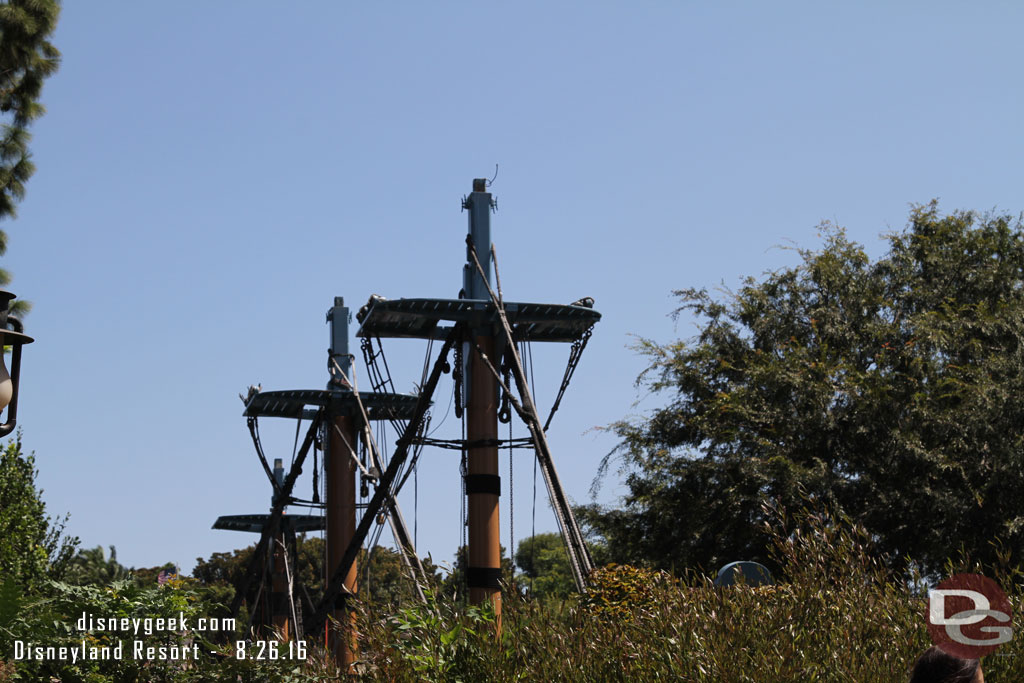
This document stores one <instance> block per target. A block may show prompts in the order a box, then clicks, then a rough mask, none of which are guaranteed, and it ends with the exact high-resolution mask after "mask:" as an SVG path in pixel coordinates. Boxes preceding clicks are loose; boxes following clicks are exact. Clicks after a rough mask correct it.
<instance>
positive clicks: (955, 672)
mask: <svg viewBox="0 0 1024 683" xmlns="http://www.w3.org/2000/svg"><path fill="white" fill-rule="evenodd" d="M980 665H981V663H980V662H979V661H978V660H977V659H961V658H959V657H957V656H955V655H951V654H949V653H947V652H944V651H943V650H942V649H941V648H939V647H938V646H936V645H933V646H932V647H930V648H928V651H927V652H925V653H924V654H923V655H921V656H920V657H918V659H917V663H916V664H914V671H913V673H911V674H910V683H971V681H973V680H974V677H975V676H976V675H978V668H979V667H980Z"/></svg>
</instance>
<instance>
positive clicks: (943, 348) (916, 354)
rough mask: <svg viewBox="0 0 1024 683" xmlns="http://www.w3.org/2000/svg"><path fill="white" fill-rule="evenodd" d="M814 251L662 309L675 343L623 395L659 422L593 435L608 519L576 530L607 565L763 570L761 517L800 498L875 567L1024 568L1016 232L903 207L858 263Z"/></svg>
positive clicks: (833, 236)
mask: <svg viewBox="0 0 1024 683" xmlns="http://www.w3.org/2000/svg"><path fill="white" fill-rule="evenodd" d="M822 237H823V241H824V244H823V246H822V247H821V248H820V249H818V250H806V249H798V250H797V253H798V255H799V259H800V260H799V263H798V264H797V265H795V266H793V267H788V268H783V269H781V270H778V271H776V272H771V273H767V274H766V275H764V276H763V277H762V278H760V279H757V278H753V277H751V278H747V279H746V280H745V281H744V283H743V285H742V287H741V288H740V289H739V291H737V292H728V291H727V292H723V293H720V294H717V295H712V294H710V293H709V292H708V291H707V290H705V289H687V290H681V291H678V292H675V294H676V295H677V296H678V297H679V300H680V307H679V308H678V309H677V311H676V314H677V315H682V314H692V315H693V316H694V317H695V318H696V320H697V321H698V330H699V331H698V334H697V335H696V336H695V337H694V338H692V339H688V340H679V341H674V342H671V343H667V344H659V343H656V342H654V341H651V340H649V339H642V340H640V342H639V344H638V348H639V350H640V351H641V352H642V353H644V354H645V355H646V356H647V357H648V358H649V359H650V366H649V368H648V369H647V370H646V371H645V373H644V374H642V375H641V377H640V378H639V379H638V384H639V385H640V386H642V387H644V388H646V389H649V390H651V391H653V392H655V393H661V394H662V395H665V396H667V397H668V403H667V405H665V406H664V407H662V408H660V409H657V410H655V411H654V412H652V413H651V414H649V415H646V416H643V417H640V418H634V419H625V420H623V421H620V422H618V423H616V424H614V425H612V426H611V429H612V430H614V432H615V433H616V434H617V435H618V436H619V437H621V439H622V440H621V444H620V446H619V448H618V449H617V450H616V451H615V452H613V453H612V454H611V455H610V456H609V457H611V458H615V457H618V458H621V463H622V465H623V469H624V471H625V473H626V474H627V477H626V485H627V487H628V491H629V492H628V495H627V496H626V497H625V499H624V507H623V508H622V509H617V510H612V509H601V508H598V507H597V506H590V507H588V508H587V509H585V510H583V511H582V512H583V518H584V521H585V522H586V523H587V524H589V525H590V526H592V527H593V528H594V529H596V530H597V531H598V532H600V533H601V534H602V535H603V536H604V537H605V538H606V540H607V541H608V547H609V550H610V551H611V552H612V553H613V555H614V557H613V558H612V559H615V560H617V561H620V562H622V561H633V562H637V561H644V562H646V563H648V564H650V565H653V566H656V567H662V568H670V567H676V568H682V567H685V566H700V567H702V568H704V569H706V570H713V569H716V568H718V567H719V566H721V565H722V564H724V563H726V562H728V561H731V560H737V559H750V560H760V561H768V557H767V553H766V537H765V531H764V527H763V521H764V513H763V511H762V504H763V503H765V502H766V501H768V500H774V501H777V502H780V503H781V504H783V505H796V504H798V503H799V501H800V499H801V498H802V497H810V498H812V499H819V500H820V501H822V502H824V503H828V504H830V505H835V506H837V507H838V508H839V509H840V510H842V511H843V512H844V513H845V514H847V515H849V517H850V518H851V519H853V520H854V521H856V522H858V523H860V524H863V525H864V526H865V527H866V528H867V530H868V531H869V532H870V533H871V534H872V537H873V538H874V539H875V540H876V541H877V544H878V548H879V550H881V551H882V552H883V553H884V554H885V555H886V556H887V557H888V558H889V562H890V563H891V564H893V565H898V564H902V563H904V562H906V561H907V560H908V559H909V560H913V561H915V562H917V563H918V564H920V565H921V566H923V567H925V568H927V569H930V570H936V569H938V568H939V567H941V565H942V563H943V562H944V560H945V559H946V558H947V557H949V556H951V555H953V554H956V553H957V552H958V551H959V550H961V549H963V550H965V551H966V552H967V553H968V554H969V556H971V557H972V558H973V559H975V560H978V561H981V562H983V563H988V562H995V561H996V559H997V556H998V555H999V554H1000V553H1002V554H1004V555H1005V554H1009V556H1010V557H1011V559H1013V560H1014V561H1017V562H1019V561H1020V560H1022V559H1024V557H1022V553H1024V496H1021V495H1020V491H1021V490H1024V431H1022V426H1024V403H1022V402H1021V400H1020V397H1021V396H1022V395H1024V393H1022V391H1024V234H1022V224H1021V219H1020V218H1019V217H1013V216H1009V215H984V216H982V215H979V214H976V213H974V212H970V211H957V212H953V213H950V214H948V215H942V214H940V212H939V210H938V207H937V204H936V203H935V202H932V203H930V204H928V205H923V206H916V207H914V208H913V209H912V211H911V215H910V220H909V223H908V225H907V226H906V228H905V229H904V230H902V231H900V232H897V233H894V234H890V235H887V236H886V239H887V242H888V252H887V253H886V254H885V255H884V256H883V257H881V258H880V259H879V260H877V261H874V262H872V261H871V259H869V258H868V256H867V254H866V253H865V251H864V249H863V248H862V247H861V246H860V245H858V244H856V243H854V242H851V241H850V240H848V239H847V237H846V235H845V233H844V232H843V230H841V229H839V228H837V227H835V226H832V225H829V224H824V225H823V226H822ZM607 463H608V459H606V462H605V464H606V465H607ZM996 543H998V545H997V544H996Z"/></svg>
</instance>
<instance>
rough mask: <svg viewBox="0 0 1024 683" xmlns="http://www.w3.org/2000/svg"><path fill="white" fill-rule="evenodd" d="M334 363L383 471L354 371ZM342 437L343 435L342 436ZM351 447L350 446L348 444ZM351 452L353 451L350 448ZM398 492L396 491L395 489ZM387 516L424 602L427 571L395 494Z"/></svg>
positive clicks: (336, 362) (419, 596)
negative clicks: (350, 372) (353, 401)
mask: <svg viewBox="0 0 1024 683" xmlns="http://www.w3.org/2000/svg"><path fill="white" fill-rule="evenodd" d="M331 362H332V363H333V364H334V368H335V370H337V371H338V373H339V374H340V375H341V377H342V379H344V380H345V381H346V382H348V383H349V385H350V386H351V387H352V393H353V395H354V396H355V399H356V404H357V405H358V406H359V413H360V414H361V415H362V417H363V433H364V434H365V436H366V443H367V444H368V445H369V447H370V458H371V459H372V461H373V466H374V467H376V468H377V471H378V472H383V471H384V464H383V461H382V459H381V456H380V448H379V447H378V446H377V440H376V439H374V438H373V430H372V429H370V416H369V414H368V413H367V412H366V406H364V405H363V399H362V397H360V395H359V385H358V384H357V383H356V373H355V370H354V369H353V370H352V377H351V378H349V377H348V375H346V374H345V371H344V370H343V369H342V367H341V366H340V365H338V361H336V360H334V359H333V358H332V359H331ZM339 433H340V432H339ZM342 438H344V436H342ZM350 448H351V446H350ZM352 452H353V454H354V453H355V451H354V450H352ZM356 464H358V465H359V467H362V463H359V461H358V459H357V460H356ZM395 494H396V495H397V494H398V491H395ZM386 504H387V507H388V510H387V516H388V523H389V525H390V526H391V534H392V535H393V536H394V537H395V540H396V541H397V542H398V546H399V551H400V552H401V553H402V560H403V561H404V562H405V566H406V568H407V569H408V570H409V573H410V574H411V575H412V581H413V585H415V586H416V595H417V597H418V598H419V599H420V602H422V603H424V604H426V602H427V597H426V596H425V595H424V594H423V584H425V583H426V580H427V572H426V571H425V570H424V569H423V563H422V562H421V561H420V558H419V555H417V554H416V546H415V544H414V543H413V542H412V536H411V535H410V534H409V527H407V526H406V525H405V517H403V516H402V509H401V508H400V507H399V506H398V500H397V499H396V498H395V496H392V497H390V498H388V500H387V503H386Z"/></svg>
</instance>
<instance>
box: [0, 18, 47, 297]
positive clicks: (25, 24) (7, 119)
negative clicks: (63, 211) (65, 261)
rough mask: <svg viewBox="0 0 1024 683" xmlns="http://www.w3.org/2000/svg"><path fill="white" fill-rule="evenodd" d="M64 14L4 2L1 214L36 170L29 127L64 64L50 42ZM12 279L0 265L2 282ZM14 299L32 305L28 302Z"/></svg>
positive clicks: (0, 238)
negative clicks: (45, 91) (46, 83)
mask: <svg viewBox="0 0 1024 683" xmlns="http://www.w3.org/2000/svg"><path fill="white" fill-rule="evenodd" d="M59 15H60V2H59V0H7V1H6V2H2V3H0V121H2V124H0V220H3V219H5V218H14V217H15V215H16V214H17V203H18V202H19V201H21V199H22V198H23V197H24V196H25V183H26V182H27V181H28V179H29V178H30V177H32V174H33V173H35V170H36V168H35V164H33V163H32V160H31V154H30V153H29V149H28V143H29V140H30V138H31V137H32V136H31V135H30V134H29V132H28V127H29V126H30V125H31V124H32V122H33V121H34V120H36V119H38V118H39V117H40V116H42V115H43V113H44V112H45V111H46V109H45V108H44V107H43V105H42V104H41V103H40V101H39V97H40V94H41V93H42V89H43V81H45V80H46V78H47V77H49V76H52V75H53V74H54V73H55V72H56V71H57V67H58V66H60V52H59V51H58V50H57V48H55V47H54V46H53V45H52V44H51V43H50V36H51V35H52V34H53V32H54V30H55V29H56V28H57V17H58V16H59ZM6 251H7V234H6V233H5V232H4V231H2V230H0V256H2V255H3V254H4V253H5V252H6ZM10 279H11V277H10V274H9V273H8V272H7V271H5V270H2V269H0V285H6V284H8V283H9V282H10ZM15 305H16V307H17V310H20V312H22V313H24V312H25V311H26V309H27V305H26V304H25V303H24V302H15Z"/></svg>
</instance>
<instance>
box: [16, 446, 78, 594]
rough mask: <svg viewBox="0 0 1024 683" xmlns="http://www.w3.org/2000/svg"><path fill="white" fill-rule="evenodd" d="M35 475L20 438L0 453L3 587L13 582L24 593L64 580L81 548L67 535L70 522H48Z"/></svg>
mask: <svg viewBox="0 0 1024 683" xmlns="http://www.w3.org/2000/svg"><path fill="white" fill-rule="evenodd" d="M36 474H37V472H36V468H35V455H34V454H31V453H29V454H25V453H24V452H23V451H22V447H21V433H20V432H18V435H17V437H16V438H15V439H13V440H11V441H9V442H8V443H7V446H6V448H4V449H3V450H2V451H0V583H2V582H4V581H6V580H13V581H15V582H16V583H17V584H18V585H19V587H20V589H21V590H23V591H27V590H33V589H36V588H38V587H39V585H40V584H41V582H42V581H43V580H45V579H48V578H59V577H60V576H62V575H63V573H64V571H65V569H66V568H67V565H68V562H69V561H70V559H71V556H72V555H73V554H74V552H75V546H76V545H77V543H78V539H77V538H70V537H67V536H64V534H63V531H64V524H65V523H66V521H67V517H65V518H63V519H51V518H50V517H47V515H46V504H45V503H43V499H42V493H43V492H42V491H40V490H38V489H36V485H35V480H36Z"/></svg>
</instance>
